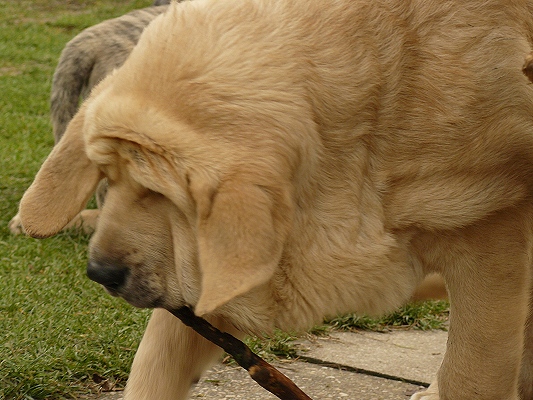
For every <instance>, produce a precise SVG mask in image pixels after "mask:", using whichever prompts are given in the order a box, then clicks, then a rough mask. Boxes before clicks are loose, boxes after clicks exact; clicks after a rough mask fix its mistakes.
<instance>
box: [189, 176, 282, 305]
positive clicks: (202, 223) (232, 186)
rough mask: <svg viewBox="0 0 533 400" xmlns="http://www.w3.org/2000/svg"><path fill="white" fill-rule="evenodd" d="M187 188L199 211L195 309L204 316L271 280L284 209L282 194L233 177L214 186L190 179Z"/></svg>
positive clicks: (279, 248) (279, 243) (280, 246)
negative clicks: (199, 278)
mask: <svg viewBox="0 0 533 400" xmlns="http://www.w3.org/2000/svg"><path fill="white" fill-rule="evenodd" d="M190 190H191V193H192V195H193V197H194V198H195V201H196V205H197V210H198V216H197V217H198V227H197V229H198V233H197V234H198V248H199V262H200V270H201V272H202V289H201V294H200V298H199V300H198V303H197V305H196V308H195V313H196V314H197V315H205V314H207V313H210V312H212V311H213V310H215V309H216V308H218V307H220V306H222V305H224V304H225V303H227V302H228V301H229V300H231V299H233V298H235V297H236V296H239V295H241V294H244V293H246V292H248V291H249V290H251V289H253V288H254V287H257V286H259V285H261V284H265V283H267V282H268V281H269V280H270V279H271V277H272V276H273V274H274V271H275V269H276V267H277V266H278V263H279V260H280V258H281V252H282V247H283V242H284V241H285V236H286V235H285V232H286V231H287V229H286V225H287V224H286V223H284V222H283V221H282V220H283V218H282V217H278V216H280V215H283V214H286V213H287V212H288V208H287V207H285V206H284V205H283V204H287V202H286V201H284V199H283V197H284V196H283V194H280V193H274V192H271V191H270V190H269V189H267V188H266V187H262V186H260V185H256V184H253V183H249V182H243V181H239V180H236V179H233V180H231V181H226V182H223V183H221V184H220V185H219V186H218V187H216V188H213V187H212V186H211V185H208V184H205V182H202V181H201V180H200V181H198V180H196V181H195V180H194V179H193V180H191V182H190ZM284 216H285V217H286V216H287V215H284Z"/></svg>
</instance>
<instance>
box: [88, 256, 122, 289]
mask: <svg viewBox="0 0 533 400" xmlns="http://www.w3.org/2000/svg"><path fill="white" fill-rule="evenodd" d="M128 274H129V269H128V268H126V267H124V266H120V265H119V266H117V265H114V264H108V263H100V262H96V261H89V262H88V263H87V276H88V277H89V279H91V280H93V281H95V282H98V283H99V284H101V285H104V286H105V287H106V288H107V289H109V290H113V291H116V290H118V289H119V288H120V287H121V286H122V285H123V284H124V282H125V281H126V278H127V277H128Z"/></svg>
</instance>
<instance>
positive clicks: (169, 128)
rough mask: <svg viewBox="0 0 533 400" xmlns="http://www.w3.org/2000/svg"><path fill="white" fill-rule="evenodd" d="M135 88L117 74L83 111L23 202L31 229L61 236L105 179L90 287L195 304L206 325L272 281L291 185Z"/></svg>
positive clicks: (261, 161) (161, 302)
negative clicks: (94, 283) (223, 309)
mask: <svg viewBox="0 0 533 400" xmlns="http://www.w3.org/2000/svg"><path fill="white" fill-rule="evenodd" d="M130 78H131V75H130V74H129V71H128V70H127V68H126V69H124V70H119V71H118V72H117V73H116V74H114V75H112V76H109V77H108V78H107V79H106V80H104V81H103V83H102V84H101V85H99V86H98V87H97V89H96V90H95V91H94V92H93V94H92V95H91V97H90V98H89V99H88V100H87V101H86V103H85V104H84V105H83V106H82V108H81V109H80V111H79V112H78V114H77V115H76V116H75V117H74V119H73V120H72V121H71V123H70V125H69V126H68V128H67V131H66V132H65V135H64V137H63V138H62V139H61V141H60V142H59V143H58V144H57V145H56V147H55V148H54V149H53V151H52V153H51V154H50V156H49V157H48V159H47V160H46V161H45V163H44V164H43V166H42V168H41V170H40V171H39V173H38V174H37V176H36V178H35V181H34V182H33V184H32V185H31V187H30V188H29V189H28V190H27V192H26V193H25V195H24V197H23V199H22V201H21V204H20V215H21V219H22V224H23V226H24V228H25V230H26V232H27V233H28V234H29V235H31V236H35V237H47V236H51V235H54V234H56V233H57V232H58V231H59V230H61V229H62V228H63V227H64V226H65V225H66V224H67V223H68V222H69V221H70V220H71V219H72V218H73V217H74V216H75V215H76V214H77V213H78V212H79V211H81V210H82V209H83V208H84V206H85V204H86V202H87V200H88V199H89V198H90V196H91V195H92V193H93V192H94V189H95V187H96V185H97V183H98V182H99V180H100V179H102V178H103V177H106V178H107V179H108V182H109V188H108V192H107V197H106V200H105V203H104V205H103V208H102V210H101V213H100V216H99V220H98V224H97V227H96V232H95V233H94V236H93V237H92V239H91V242H90V246H89V263H88V275H89V277H90V278H92V279H93V280H95V281H97V282H99V283H101V284H102V285H104V286H105V287H106V288H107V289H108V291H109V292H110V293H112V294H114V295H118V296H120V297H123V298H124V299H126V300H127V301H128V302H130V303H132V304H134V305H136V306H139V307H163V308H176V307H179V306H181V305H183V304H185V303H187V304H192V305H193V306H195V311H196V313H197V314H198V315H204V314H207V313H210V312H212V311H213V310H215V309H217V308H218V307H220V306H222V305H224V304H225V303H227V302H229V301H230V300H232V299H234V298H235V297H237V296H240V295H243V294H245V293H247V292H249V291H250V290H251V289H253V288H256V287H260V286H262V285H267V284H268V282H269V281H270V279H271V278H272V276H273V274H274V272H275V270H276V268H277V266H278V263H279V260H280V258H281V254H282V249H283V244H284V242H285V238H286V234H287V231H288V228H287V227H288V225H289V223H290V218H291V217H290V215H291V206H290V203H291V201H290V189H288V188H289V185H288V184H287V180H286V177H282V176H280V175H279V174H278V173H276V170H279V168H278V167H274V166H269V163H274V164H275V165H277V166H279V165H280V163H278V162H277V161H276V160H273V158H272V157H270V156H269V154H268V151H265V148H262V149H261V148H260V149H258V150H257V151H252V149H251V148H250V147H249V141H246V143H248V144H245V145H242V146H241V145H239V144H238V143H237V140H238V139H239V135H235V137H234V139H231V135H230V136H229V138H228V136H224V137H225V139H224V140H218V139H217V133H216V132H217V130H218V128H217V129H213V130H212V131H210V132H209V131H208V129H207V130H206V129H204V127H197V126H193V125H189V124H188V123H187V122H184V119H180V118H179V116H178V117H176V116H175V115H174V114H172V113H170V112H165V108H164V107H162V106H161V107H160V106H159V105H158V104H157V101H158V99H160V98H164V97H165V93H160V97H154V98H151V97H149V96H148V97H146V96H145V95H144V92H143V94H139V92H142V91H143V90H144V89H143V88H141V87H139V86H136V87H135V88H134V89H132V90H130V89H124V88H131V87H132V86H131V82H129V81H128V80H129V79H130ZM123 84H124V85H123ZM162 101H163V100H162ZM161 110H163V111H161ZM167 111H168V109H167ZM207 128H209V127H207ZM227 129H231V128H227ZM252 134H253V132H252ZM253 142H254V143H255V144H257V140H253ZM259 151H261V152H262V155H260V154H259ZM273 157H274V158H275V156H273Z"/></svg>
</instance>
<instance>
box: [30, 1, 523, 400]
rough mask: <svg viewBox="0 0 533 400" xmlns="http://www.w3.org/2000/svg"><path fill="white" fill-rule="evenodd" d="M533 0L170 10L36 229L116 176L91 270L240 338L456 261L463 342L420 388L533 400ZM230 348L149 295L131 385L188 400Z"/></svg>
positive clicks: (76, 138)
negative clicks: (528, 61) (208, 339)
mask: <svg viewBox="0 0 533 400" xmlns="http://www.w3.org/2000/svg"><path fill="white" fill-rule="evenodd" d="M528 7H530V5H529V4H527V3H526V2H523V1H496V0H491V1H488V0H485V1H482V0H476V1H474V0H463V1H448V2H433V1H423V0H388V1H373V2H369V1H366V0H336V1H333V2H329V3H328V4H327V5H326V4H324V2H322V1H320V0H291V1H284V0H281V1H280V0H199V1H195V2H186V3H183V4H173V5H171V7H170V9H169V11H167V12H166V13H165V14H163V15H162V16H159V17H158V18H156V20H154V22H153V23H152V24H151V25H150V26H149V27H148V28H147V29H146V30H145V32H144V33H143V34H142V36H141V39H140V41H139V44H138V46H137V47H135V49H134V50H133V52H132V54H131V56H130V57H129V58H128V60H127V61H126V62H125V64H124V65H123V66H122V67H121V68H120V69H119V70H117V71H116V72H115V73H113V74H112V75H110V76H108V77H107V78H106V79H105V80H104V81H103V83H102V84H100V85H99V86H98V87H97V89H96V90H95V91H93V93H92V95H91V97H90V98H89V100H88V101H87V102H86V103H85V104H84V105H83V106H82V108H81V110H80V111H79V112H78V114H77V115H76V116H75V117H74V119H73V120H72V121H71V123H70V125H69V126H68V128H67V131H66V133H65V136H64V137H63V139H62V140H61V141H60V142H59V144H58V145H57V146H56V147H55V148H54V149H53V151H52V153H51V155H50V156H49V158H48V159H47V160H46V162H45V163H44V165H43V167H42V168H41V170H40V171H39V173H38V174H37V177H36V178H35V182H34V183H33V185H32V186H31V187H30V189H29V190H28V191H27V192H26V194H25V196H24V198H23V200H22V202H21V206H20V213H21V217H22V221H23V225H24V227H25V228H26V230H27V232H28V233H29V234H31V235H33V236H37V237H44V236H50V235H53V234H55V233H56V232H58V231H59V230H60V229H62V228H63V226H65V224H67V223H68V222H69V221H70V220H71V219H72V218H74V217H75V215H76V214H77V213H78V212H79V211H80V210H81V209H83V207H84V205H85V202H86V201H87V199H88V198H89V196H90V195H91V194H92V192H93V191H94V189H95V187H96V184H97V183H98V181H99V180H100V179H101V178H102V177H103V176H105V177H107V178H108V179H109V182H110V185H109V191H108V195H107V198H106V203H105V205H104V207H103V209H102V213H101V215H100V220H99V222H98V226H97V230H96V232H95V234H94V236H93V238H92V240H91V244H90V251H89V265H88V274H89V276H90V277H91V278H92V279H94V280H95V281H97V282H100V283H102V284H103V285H104V286H105V287H106V288H107V289H108V290H109V292H110V293H112V294H114V295H118V296H121V297H123V298H124V299H126V300H127V301H129V302H130V303H132V304H134V305H136V306H139V307H160V308H167V309H171V308H176V307H180V306H182V305H183V304H190V305H192V306H193V307H194V309H195V312H196V314H198V315H203V316H206V317H207V318H209V319H210V320H211V321H212V322H214V323H215V324H217V325H218V326H220V327H222V328H225V329H229V330H231V331H235V330H238V331H241V332H244V333H254V332H262V331H268V330H270V329H272V328H273V327H275V326H277V327H280V328H282V329H291V330H292V329H305V328H307V327H309V326H311V325H312V324H314V323H316V322H320V321H321V320H322V318H323V317H324V316H327V315H334V314H338V313H344V312H349V311H357V312H368V313H383V312H387V311H391V310H393V309H395V308H396V307H398V306H399V305H401V304H402V303H404V302H405V301H406V300H407V299H409V297H410V296H411V295H412V293H413V291H414V289H415V287H416V285H417V284H418V283H419V282H420V281H421V280H422V278H423V277H424V276H425V275H427V274H430V273H433V272H437V273H440V274H442V275H443V276H444V277H445V279H446V284H447V287H448V290H449V295H450V300H451V313H452V317H451V323H450V330H449V342H448V349H447V352H446V355H445V358H444V362H443V364H442V367H441V369H440V372H439V375H438V385H437V383H435V384H433V385H432V386H431V388H430V389H429V391H428V392H426V393H421V394H416V395H414V396H413V398H414V399H426V400H437V399H441V400H444V399H447V400H450V399H451V400H473V399H483V400H488V399H494V400H496V399H497V400H503V399H505V400H516V399H518V398H519V392H520V391H521V392H522V398H523V399H532V398H533V395H532V392H531V387H532V379H531V372H530V371H531V365H533V364H532V363H531V360H532V359H533V357H532V355H531V352H532V351H531V349H530V347H532V345H531V341H530V340H531V331H530V330H529V329H526V331H525V332H526V333H525V334H524V328H525V327H526V322H527V321H526V319H527V316H528V313H529V309H530V306H529V299H530V281H531V262H532V253H533V251H532V241H533V232H532V230H533V202H532V200H533V199H532V197H533V88H532V87H531V86H530V85H529V82H528V80H527V78H526V77H525V76H524V75H523V74H522V72H521V66H522V63H523V60H524V57H525V56H526V55H527V54H528V53H529V52H530V51H531V36H530V33H531V32H533V26H532V21H531V13H530V8H528ZM176 49H186V50H185V51H183V50H182V51H177V50H176ZM153 71H159V73H158V74H155V75H154V74H153V73H152V72H153ZM525 335H526V336H527V339H528V341H527V342H526V346H524V336H525ZM524 349H525V350H526V351H525V353H524ZM523 353H524V354H525V356H524V358H523V357H522V355H523ZM219 354H220V352H219V350H217V349H215V348H214V347H213V346H211V345H209V344H206V343H205V341H203V340H201V339H199V338H198V337H197V336H196V335H195V334H194V333H193V332H192V331H190V330H189V329H188V328H185V327H184V326H183V325H182V324H181V323H180V322H178V321H177V320H176V319H174V317H173V316H171V315H170V314H169V313H168V312H167V311H165V310H155V311H154V314H153V317H152V319H151V320H150V323H149V325H148V328H147V331H146V333H145V336H144V338H143V340H142V342H141V344H140V348H139V351H138V353H137V355H136V358H135V361H134V364H133V367H132V372H131V376H130V379H129V382H128V385H127V388H126V393H125V398H126V399H128V400H138V399H184V398H186V396H187V392H188V391H189V387H190V385H191V384H192V383H193V382H194V381H195V379H197V378H198V377H199V375H200V374H201V373H202V371H203V370H204V369H205V368H206V367H207V365H209V363H210V362H212V361H213V360H214V359H216V358H217V356H218V355H219ZM522 360H523V368H522V370H520V368H521V363H522ZM521 371H522V372H521ZM520 374H522V378H521V384H520V385H519V377H520ZM519 387H520V389H519ZM352 397H353V398H357V394H356V393H354V394H353V396H352Z"/></svg>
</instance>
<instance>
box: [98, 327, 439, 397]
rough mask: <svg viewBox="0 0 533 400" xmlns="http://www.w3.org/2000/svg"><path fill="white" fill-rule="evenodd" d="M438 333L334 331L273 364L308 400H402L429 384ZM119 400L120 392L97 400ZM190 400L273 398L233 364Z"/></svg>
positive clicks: (215, 371)
mask: <svg viewBox="0 0 533 400" xmlns="http://www.w3.org/2000/svg"><path fill="white" fill-rule="evenodd" d="M446 339H447V333H446V332H442V331H430V332H421V331H412V330H409V331H392V332H388V333H376V332H337V333H333V334H331V335H329V336H327V337H319V338H309V339H302V340H300V341H299V348H300V351H299V354H300V355H301V359H300V360H297V361H287V362H278V363H275V366H276V368H278V369H279V370H280V371H281V372H282V373H284V374H285V375H287V376H288V377H289V378H290V379H292V380H293V381H294V383H296V385H298V386H299V387H300V388H301V389H302V390H303V391H304V392H305V393H306V394H307V395H308V396H309V397H311V398H312V399H313V400H322V399H338V400H342V399H350V400H359V399H360V400H389V399H390V400H393V399H399V400H402V399H403V400H407V399H409V397H410V396H411V395H412V394H413V393H414V392H416V391H418V390H421V389H423V387H424V385H427V384H429V383H430V382H431V380H433V378H434V376H435V374H436V372H437V370H438V368H439V366H440V363H441V362H442V357H443V356H444V351H445V348H446ZM98 398H99V399H103V400H119V399H120V398H121V393H120V392H118V393H108V394H103V395H101V396H99V397H98ZM190 398H191V399H210V400H223V399H233V400H237V399H246V400H276V399H277V397H276V396H274V395H272V394H270V393H268V392H267V391H265V390H264V389H263V388H261V387H260V386H259V385H257V384H256V383H255V382H254V381H253V380H252V379H251V378H250V377H249V376H248V373H247V372H246V371H244V370H243V369H242V368H240V367H238V366H227V365H223V364H218V365H216V366H214V367H213V368H212V369H211V370H209V371H208V373H207V374H206V376H204V377H203V378H202V379H201V381H200V382H199V383H198V385H196V387H195V388H194V390H193V392H192V393H191V396H190Z"/></svg>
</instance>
